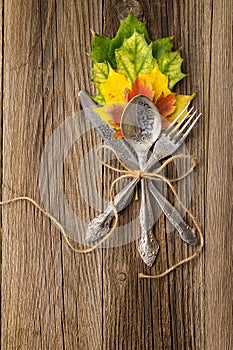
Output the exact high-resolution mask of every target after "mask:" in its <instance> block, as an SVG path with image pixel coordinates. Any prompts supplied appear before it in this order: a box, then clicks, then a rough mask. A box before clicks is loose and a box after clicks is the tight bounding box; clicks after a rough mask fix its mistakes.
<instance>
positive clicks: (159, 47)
mask: <svg viewBox="0 0 233 350" xmlns="http://www.w3.org/2000/svg"><path fill="white" fill-rule="evenodd" d="M172 46H173V43H172V37H169V38H162V39H158V40H156V41H154V42H153V49H152V52H153V56H154V58H158V57H160V56H162V55H163V54H165V53H169V52H171V51H172Z"/></svg>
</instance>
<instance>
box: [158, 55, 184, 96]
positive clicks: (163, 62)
mask: <svg viewBox="0 0 233 350" xmlns="http://www.w3.org/2000/svg"><path fill="white" fill-rule="evenodd" d="M157 61H158V65H159V69H160V70H161V72H162V73H163V74H165V75H167V76H168V78H169V85H168V86H169V88H170V89H172V88H173V87H174V85H175V84H176V83H178V81H180V80H181V79H183V78H184V77H185V76H186V74H184V73H182V72H181V65H182V62H183V59H182V58H181V56H180V51H179V50H178V51H175V52H168V53H164V54H163V55H161V56H160V57H158V59H157Z"/></svg>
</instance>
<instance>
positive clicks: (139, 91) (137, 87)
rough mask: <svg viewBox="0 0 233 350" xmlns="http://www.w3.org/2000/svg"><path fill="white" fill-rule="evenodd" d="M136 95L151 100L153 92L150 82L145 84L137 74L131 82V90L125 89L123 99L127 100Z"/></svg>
mask: <svg viewBox="0 0 233 350" xmlns="http://www.w3.org/2000/svg"><path fill="white" fill-rule="evenodd" d="M136 95H144V96H146V97H147V98H149V99H150V100H151V101H153V97H154V92H153V91H152V87H151V84H148V85H145V84H144V82H143V80H142V79H140V78H139V77H138V76H137V77H136V79H135V81H134V83H133V84H132V87H131V90H129V89H128V88H126V89H125V100H126V101H127V102H129V101H130V100H132V98H133V97H134V96H136Z"/></svg>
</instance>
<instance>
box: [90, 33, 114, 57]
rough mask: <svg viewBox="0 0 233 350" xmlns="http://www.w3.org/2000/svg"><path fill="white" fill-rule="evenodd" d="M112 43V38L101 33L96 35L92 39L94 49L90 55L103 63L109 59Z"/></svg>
mask: <svg viewBox="0 0 233 350" xmlns="http://www.w3.org/2000/svg"><path fill="white" fill-rule="evenodd" d="M110 43H111V39H110V38H108V37H106V36H103V35H100V34H95V35H94V37H93V39H92V51H91V54H90V57H91V58H92V59H93V61H94V62H95V63H103V62H105V61H107V60H108V52H109V46H110Z"/></svg>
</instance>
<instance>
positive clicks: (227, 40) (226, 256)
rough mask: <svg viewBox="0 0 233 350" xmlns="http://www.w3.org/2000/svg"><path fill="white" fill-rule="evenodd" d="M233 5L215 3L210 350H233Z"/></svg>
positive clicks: (209, 184) (211, 91)
mask: <svg viewBox="0 0 233 350" xmlns="http://www.w3.org/2000/svg"><path fill="white" fill-rule="evenodd" d="M232 10H233V8H232V2H228V1H224V0H223V1H213V3H212V8H211V18H212V27H211V33H210V35H211V46H210V52H211V55H210V61H209V64H210V72H209V82H208V88H209V101H208V102H209V104H208V111H209V113H208V119H209V125H208V126H209V127H208V136H207V137H208V143H207V146H208V148H207V152H208V153H207V167H206V168H207V172H206V249H205V290H206V292H205V297H206V317H205V319H206V348H207V349H213V348H214V349H231V348H232V346H233V344H232V335H231V334H230V329H231V327H232V287H233V284H232V256H233V251H232V242H231V231H232V227H233V215H232V209H233V208H232V197H233V191H232V166H233V162H232V159H233V152H232V149H233V148H232V146H233V144H232V130H233V128H232V126H233V125H232V118H231V117H230V116H231V103H229V102H230V101H232V97H233V96H232Z"/></svg>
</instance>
